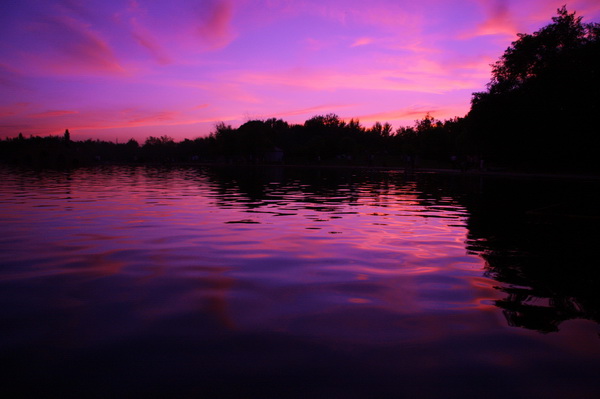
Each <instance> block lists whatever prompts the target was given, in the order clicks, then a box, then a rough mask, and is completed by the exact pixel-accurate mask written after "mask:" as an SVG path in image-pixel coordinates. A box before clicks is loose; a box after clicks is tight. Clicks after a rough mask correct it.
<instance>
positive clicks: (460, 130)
mask: <svg viewBox="0 0 600 399" xmlns="http://www.w3.org/2000/svg"><path fill="white" fill-rule="evenodd" d="M598 59H600V24H598V23H583V22H582V18H581V17H578V16H576V15H575V13H569V12H568V11H567V9H566V8H565V7H562V8H561V9H559V10H558V13H557V15H556V16H555V17H553V18H552V23H550V24H548V25H547V26H545V27H543V28H541V29H540V30H538V31H537V32H534V33H533V34H519V38H518V39H517V40H515V41H514V42H512V43H511V45H510V46H509V47H508V48H507V49H506V51H505V52H504V54H503V55H502V56H501V57H500V58H499V60H498V61H497V62H496V63H495V64H493V68H492V77H491V80H490V82H489V83H488V84H487V87H486V90H485V91H482V92H478V93H473V97H472V101H471V109H470V111H469V113H468V114H467V115H466V116H464V117H455V118H451V119H447V120H445V121H441V120H438V119H435V118H434V117H433V116H432V115H430V114H429V113H427V114H426V115H425V116H424V117H423V118H422V119H420V120H416V121H415V123H414V125H413V126H404V127H399V128H397V129H393V128H392V126H391V125H390V124H389V123H387V122H386V123H383V124H382V123H380V122H376V123H375V124H373V125H372V126H371V127H365V126H362V125H361V123H360V122H359V121H358V120H357V119H351V120H350V121H346V120H343V119H341V118H340V117H338V116H337V115H335V114H327V115H317V116H314V117H312V118H310V119H308V120H306V121H305V122H304V123H303V124H289V123H288V122H286V121H283V120H281V119H277V118H271V119H267V120H250V121H247V122H246V123H244V124H242V125H241V126H239V127H237V128H234V127H232V126H231V125H228V124H226V123H224V122H221V123H219V124H217V125H216V126H215V129H214V131H213V132H212V133H211V134H210V135H208V136H207V137H199V138H196V139H194V140H189V139H186V140H184V141H181V142H175V141H174V140H173V138H171V137H169V136H168V135H164V136H161V137H149V138H147V139H146V141H145V142H144V143H143V144H142V145H140V144H139V143H138V142H137V141H135V140H133V139H131V140H129V141H128V142H126V143H121V144H119V143H110V142H102V141H99V140H96V141H93V140H87V141H83V142H78V141H72V140H71V138H70V133H69V131H68V130H67V131H66V132H65V133H64V136H63V137H60V136H51V137H43V138H42V137H29V138H25V137H24V136H23V135H22V134H19V136H18V137H16V138H13V139H10V138H7V139H6V140H0V161H8V162H13V163H21V164H26V165H37V166H59V167H60V166H77V165H80V164H90V163H98V162H140V163H142V162H146V163H173V162H202V163H218V164H238V165H239V164H282V163H286V164H303V165H323V164H325V165H331V164H337V165H371V166H392V165H394V166H404V167H406V168H413V167H416V166H427V167H453V168H457V169H458V168H461V169H463V170H464V169H469V168H479V169H485V168H490V167H492V168H496V167H499V166H500V167H506V166H509V167H513V168H518V169H526V170H546V171H548V170H553V171H557V170H560V171H562V170H571V171H591V170H592V171H599V170H600V164H599V163H598V157H597V154H596V153H597V151H598V148H599V147H600V135H598V134H597V130H598V129H597V122H596V121H595V120H594V119H593V118H590V115H597V114H598V113H600V108H599V105H598V104H599V102H598V101H597V93H599V92H600V68H598Z"/></svg>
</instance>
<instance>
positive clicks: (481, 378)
mask: <svg viewBox="0 0 600 399" xmlns="http://www.w3.org/2000/svg"><path fill="white" fill-rule="evenodd" d="M0 178H1V179H2V182H3V184H2V188H1V189H0V231H1V234H0V263H1V264H2V268H1V270H0V322H1V324H0V325H1V326H2V327H0V333H1V338H2V339H1V341H0V345H1V346H0V349H1V351H2V352H1V353H2V357H3V359H4V361H3V363H4V364H6V365H8V369H9V372H8V373H6V374H4V375H3V377H2V379H3V383H4V386H5V387H7V389H10V390H13V391H15V390H16V392H17V394H20V395H21V396H25V397H26V396H32V395H42V396H44V395H45V396H61V397H66V396H71V397H107V396H115V397H131V396H144V397H210V398H213V397H249V398H250V397H252V398H255V397H256V398H271V397H272V398H281V397H299V398H304V397H311V398H314V397H323V398H325V397H327V398H331V397H340V398H352V397H357V398H366V397H386V398H389V397H420V398H423V397H424V398H427V397H432V398H435V397H446V398H448V397H457V398H458V397H461V398H464V397H483V396H485V397H491V398H496V397H497V398H500V397H504V398H505V397H514V398H531V397H557V398H558V397H561V398H562V397H583V398H587V397H590V398H591V397H596V395H598V394H600V389H599V388H598V384H597V374H598V370H599V366H600V339H599V335H598V334H599V332H600V328H599V326H598V322H599V320H600V318H599V313H598V309H599V294H598V288H599V287H598V286H599V279H598V271H597V267H596V266H597V262H596V259H595V256H594V255H593V254H592V249H591V248H593V247H594V244H595V243H596V242H597V238H598V234H597V233H596V232H595V231H596V230H595V228H593V226H594V225H595V223H594V218H593V217H591V218H590V213H589V209H593V208H592V207H590V206H587V207H586V206H584V205H582V204H589V202H590V201H591V200H593V194H591V193H594V192H597V191H595V190H596V188H597V187H596V186H597V183H596V182H593V181H592V182H588V181H576V182H572V181H570V182H564V181H561V182H559V183H558V184H560V189H557V182H555V181H535V180H534V181H532V180H519V179H491V178H483V177H469V176H462V175H429V174H419V175H411V176H407V175H404V174H403V173H398V172H395V171H377V172H376V171H368V170H348V169H344V170H335V169H329V170H319V169H292V168H270V169H248V168H247V169H244V170H236V169H205V168H150V167H125V166H115V167H106V168H90V169H85V168H82V169H77V170H72V171H32V170H23V169H11V168H3V169H2V170H0ZM582 199H584V200H585V201H583V202H582ZM565 209H566V210H572V209H577V210H579V213H577V212H572V211H569V212H566V211H565ZM592 216H593V215H592ZM17 396H19V395H17Z"/></svg>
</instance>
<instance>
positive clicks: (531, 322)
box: [463, 179, 600, 332]
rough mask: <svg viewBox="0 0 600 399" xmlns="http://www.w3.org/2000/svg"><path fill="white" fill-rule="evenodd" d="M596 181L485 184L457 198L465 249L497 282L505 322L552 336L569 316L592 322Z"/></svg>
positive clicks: (596, 314)
mask: <svg viewBox="0 0 600 399" xmlns="http://www.w3.org/2000/svg"><path fill="white" fill-rule="evenodd" d="M598 192H599V191H598V183H597V182H582V181H569V180H552V181H550V180H548V181H541V182H540V181H532V180H527V179H523V180H516V179H510V180H509V179H506V180H501V179H497V180H491V179H490V180H486V181H485V183H484V187H483V189H482V190H481V191H480V192H478V193H471V194H470V195H467V196H465V197H464V198H463V199H464V204H465V206H466V207H467V209H468V211H469V213H470V217H469V221H468V229H469V240H468V250H469V251H471V252H473V253H476V254H479V255H480V256H481V257H482V258H483V259H484V260H485V262H486V275H488V276H489V277H492V278H494V279H495V280H497V281H499V282H500V283H502V285H501V286H500V287H499V288H498V289H499V290H501V291H503V292H505V293H506V297H505V298H504V299H502V300H499V301H497V302H496V305H497V306H498V307H500V308H502V309H503V312H504V315H505V317H506V319H507V322H508V323H509V324H510V325H513V326H519V327H525V328H529V329H533V330H538V331H541V332H552V331H557V330H558V329H559V325H560V324H561V323H562V322H563V321H565V320H569V319H578V318H581V319H589V320H593V321H595V322H597V323H600V269H599V268H598V263H599V262H598V256H597V253H596V252H597V251H596V248H597V241H598V238H599V237H600V234H599V233H598V230H597V223H598V221H599V220H600V211H599V210H598V209H597V204H598V199H600V198H599V195H598Z"/></svg>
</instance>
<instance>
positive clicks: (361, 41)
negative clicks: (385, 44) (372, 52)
mask: <svg viewBox="0 0 600 399" xmlns="http://www.w3.org/2000/svg"><path fill="white" fill-rule="evenodd" d="M373 41H374V40H373V39H371V38H369V37H362V38H360V39H357V40H356V41H354V43H352V44H351V45H350V47H360V46H366V45H368V44H371V43H373Z"/></svg>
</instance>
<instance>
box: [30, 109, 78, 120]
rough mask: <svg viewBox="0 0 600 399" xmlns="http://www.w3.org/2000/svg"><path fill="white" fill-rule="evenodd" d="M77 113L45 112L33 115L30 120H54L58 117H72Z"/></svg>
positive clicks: (62, 111)
mask: <svg viewBox="0 0 600 399" xmlns="http://www.w3.org/2000/svg"><path fill="white" fill-rule="evenodd" d="M77 113H78V112H77V111H66V110H56V111H45V112H39V113H37V114H32V115H30V116H29V117H30V118H36V119H37V118H54V117H57V116H64V115H72V114H77Z"/></svg>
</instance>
